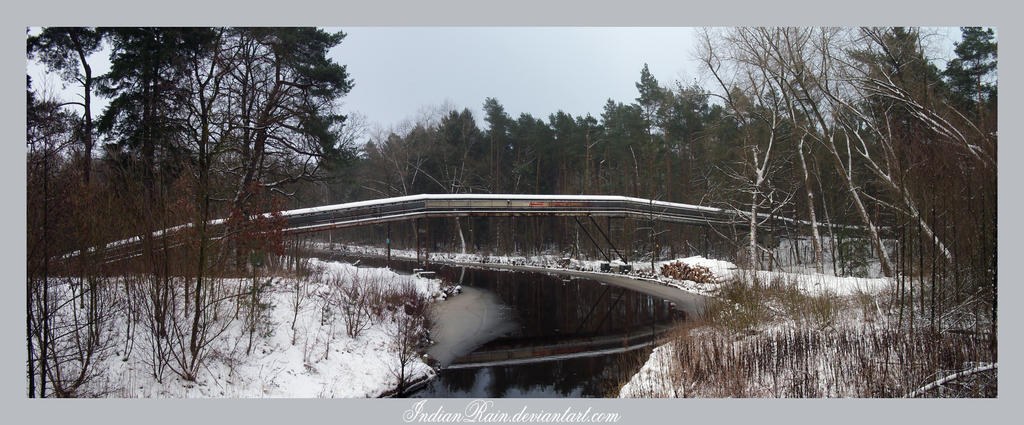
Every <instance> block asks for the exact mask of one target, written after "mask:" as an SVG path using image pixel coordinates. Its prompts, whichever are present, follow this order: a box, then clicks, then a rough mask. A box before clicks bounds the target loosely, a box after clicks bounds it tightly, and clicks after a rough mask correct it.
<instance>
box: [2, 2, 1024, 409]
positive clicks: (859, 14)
mask: <svg viewBox="0 0 1024 425" xmlns="http://www.w3.org/2000/svg"><path fill="white" fill-rule="evenodd" d="M5 9H8V11H7V13H5V16H4V18H3V20H4V23H5V24H6V25H4V26H3V28H4V35H5V36H4V37H3V49H4V53H5V55H4V59H5V60H4V66H3V67H2V70H3V71H2V72H3V74H2V76H3V79H2V81H5V82H6V83H5V84H3V94H4V95H5V96H3V99H4V102H3V108H4V112H5V113H4V114H3V120H4V124H5V125H4V126H3V129H4V132H5V135H6V136H7V137H6V139H7V141H6V142H5V143H3V144H2V147H0V152H2V161H3V166H2V167H0V181H2V182H4V183H3V184H0V187H2V188H3V189H2V190H3V199H6V200H8V202H7V203H6V205H7V206H8V207H9V208H5V209H3V210H2V212H0V217H2V218H3V221H4V222H6V223H8V225H7V226H3V228H2V229H0V241H3V242H2V245H0V246H2V249H0V261H2V264H3V265H4V266H5V267H4V270H8V271H10V272H9V273H7V276H11V277H10V279H8V280H7V281H6V282H5V284H6V285H7V286H8V287H9V288H16V289H15V290H9V291H10V292H8V293H7V294H5V295H9V296H5V297H3V307H4V308H3V309H2V317H3V319H4V320H3V321H2V323H3V326H2V327H0V329H2V330H3V335H4V337H3V339H2V340H3V341H11V342H13V343H10V344H4V349H3V350H2V361H0V382H3V383H4V385H3V393H2V394H3V396H4V397H3V400H4V401H3V403H4V405H3V407H5V408H6V409H5V411H6V413H7V414H6V415H5V416H6V418H7V422H8V423H22V422H29V421H39V422H42V423H58V422H60V423H67V422H76V423H77V422H85V423H99V422H103V423H117V424H120V423H125V424H135V423H158V424H162V423H181V422H186V423H192V422H197V423H209V422H223V421H231V422H245V423H261V424H262V423H275V424H280V423H294V422H296V421H317V422H321V423H342V424H347V423H364V422H373V423H402V419H401V414H402V412H403V411H405V410H406V409H408V408H409V407H410V406H411V405H412V401H409V400H64V401H57V400H28V399H26V398H25V393H24V386H25V377H24V345H23V344H24V342H23V341H24V332H25V331H24V329H25V328H24V323H23V320H24V316H23V314H24V303H23V300H24V286H22V285H23V284H22V282H24V274H25V269H24V268H25V266H24V264H25V263H24V261H23V259H24V256H25V241H26V239H25V237H26V235H25V231H24V230H23V229H24V227H22V223H25V186H24V178H25V163H24V161H23V158H24V154H25V149H24V147H23V146H24V145H22V144H21V140H22V137H23V135H24V133H23V132H22V130H23V128H24V123H25V120H24V118H25V115H24V109H23V108H24V97H23V96H24V91H23V89H24V79H23V78H24V77H23V76H22V72H24V67H25V62H24V44H23V43H24V41H23V40H24V38H23V37H24V29H25V27H26V26H34V25H324V26H352V25H360V26H377V25H416V26H423V25H427V26H446V25H460V26H479V25H530V26H533V25H537V26H545V25H553V26H704V25H765V24H768V25H787V24H792V25H860V24H870V25H893V24H903V25H925V26H945V25H964V24H968V25H986V26H997V27H999V36H1000V37H999V38H1000V41H1001V42H1002V49H1000V50H1001V52H1000V53H1001V55H1000V56H1001V58H1000V59H1001V60H1000V69H1001V74H1002V75H1007V76H1010V78H1009V79H1004V81H1003V84H1002V87H1001V92H1002V96H1001V103H1002V106H1003V108H1002V109H1003V114H1004V116H1005V117H1010V118H1009V119H1004V120H1002V122H1001V123H1000V126H1001V127H1002V128H1001V132H1002V138H1003V139H1004V140H1011V143H1005V142H1004V144H1003V145H1002V146H1001V148H1000V151H1001V153H1002V157H1003V158H1004V160H1003V161H1001V162H1002V163H1003V164H1004V167H1002V170H1000V176H999V183H1000V188H1001V190H1000V192H1001V202H1000V206H999V212H1000V215H1001V216H1002V217H1003V219H1002V220H1001V221H1002V223H1001V224H1002V226H1000V228H999V232H1000V235H999V236H1000V238H999V251H1000V254H1001V257H1002V261H1000V267H999V268H1000V272H1002V273H1001V274H1002V275H1003V276H1004V279H1003V282H1004V283H1003V285H1002V288H1001V290H1000V299H1001V302H1000V304H1001V305H1002V306H1004V308H1002V309H1000V310H1001V311H1000V317H1001V319H1002V323H1003V326H1000V335H1001V337H1002V338H1000V339H1001V344H1000V351H1001V354H1002V356H1001V357H1003V359H1010V361H1009V362H1006V361H1004V362H1003V365H1002V368H1001V371H1000V375H1001V379H1000V386H999V398H998V399H996V400H626V401H623V400H582V399H572V400H536V399H529V400H496V403H495V407H496V408H501V409H502V410H505V411H518V410H519V409H520V408H522V406H524V405H526V406H529V408H530V409H531V410H533V411H536V410H541V409H544V410H547V411H561V410H564V409H565V407H567V406H572V407H573V408H574V409H576V410H586V408H587V407H592V408H593V409H594V410H595V411H614V412H618V413H620V414H621V416H622V420H621V421H620V422H619V423H624V424H638V423H650V422H674V423H681V422H696V423H701V422H705V423H707V422H715V423H722V422H725V423H735V422H739V423H744V422H745V423H750V422H757V423H760V422H772V423H774V422H787V423H815V424H816V423H834V422H840V423H864V422H882V423H888V422H895V421H903V420H914V421H922V422H929V423H953V422H960V423H968V422H978V421H996V422H1000V423H1001V422H1009V419H1010V418H1011V417H1013V416H1011V415H1012V414H1014V413H1018V412H1019V406H1018V405H1016V404H1015V403H1016V402H1017V401H1019V400H1020V394H1021V392H1020V388H1019V382H1020V380H1019V374H1020V367H1019V365H1018V364H1016V363H1014V362H1013V360H1015V359H1018V358H1019V355H1020V353H1021V342H1020V330H1019V328H1018V326H1019V324H1020V323H1021V321H1020V320H1021V315H1020V309H1017V308H1014V307H1015V306H1012V305H1010V307H1009V308H1006V307H1005V306H1007V305H1008V304H1007V303H1006V301H1007V300H1015V299H1019V298H1020V296H1021V295H1022V291H1021V289H1020V287H1019V286H1018V285H1016V284H1015V283H1016V282H1014V281H1013V280H1007V279H1006V278H1005V276H1007V274H1006V273H1007V272H1009V271H1012V270H1014V269H1016V267H1014V266H1015V265H1016V264H1015V263H1016V261H1015V260H1016V259H1017V258H1020V256H1021V254H1022V253H1024V248H1021V247H1020V244H1017V243H1013V242H1016V241H1018V240H1020V239H1021V237H1022V236H1024V235H1022V232H1021V225H1020V224H1018V223H1017V222H1015V221H1012V220H1009V219H1008V218H1011V217H1013V216H1012V215H1010V213H1011V212H1012V211H1014V210H1016V209H1018V208H1020V207H1022V206H1024V201H1022V200H1021V199H1022V198H1021V197H1020V196H1019V195H1020V194H1021V189H1020V186H1018V185H1017V184H1016V183H1018V182H1020V181H1022V178H1024V171H1022V170H1024V167H1012V166H1011V167H1005V164H1013V163H1014V162H1016V161H1018V160H1021V159H1024V158H1022V155H1021V153H1022V150H1024V147H1022V146H1021V144H1019V143H1015V142H1012V141H1013V140H1015V137H1014V136H1020V135H1021V134H1022V132H1021V124H1020V120H1018V119H1016V116H1017V115H1016V114H1017V113H1020V112H1021V110H1022V107H1021V105H1020V101H1019V100H1016V99H1020V96H1021V95H1022V93H1021V87H1020V84H1019V82H1018V81H1019V80H1018V79H1017V78H1016V76H1017V75H1019V72H1020V71H1021V62H1020V61H1021V57H1020V42H1021V33H1020V30H1019V26H1017V25H1014V24H1015V23H1016V22H1014V21H1013V19H1014V18H1015V17H1019V16H1021V14H1020V8H1019V7H1016V6H1012V5H1008V4H1007V2H1000V1H991V0H975V1H971V2H962V1H952V0H932V1H928V2H923V1H919V2H907V3H901V2H895V1H892V0H858V1H853V2H847V3H844V4H841V5H827V4H826V3H825V2H821V1H807V0H799V1H797V0H775V1H770V2H769V1H751V0H742V1H736V0H733V1H728V2H705V3H700V4H697V3H689V2H686V3H684V2H671V1H669V0H654V1H652V0H633V1H630V2H621V1H610V0H594V1H582V0H572V1H562V2H557V3H554V2H552V3H548V2H545V1H543V0H521V1H516V0H505V1H503V2H501V3H496V2H483V1H473V0H451V1H442V2H437V1H434V2H425V1H413V0H404V1H395V0H384V1H375V2H372V3H370V2H366V3H359V4H352V3H343V2H335V3H326V2H325V3H323V4H321V3H320V2H316V1H310V0H290V1H287V2H272V1H267V0H251V1H245V2H243V1H231V2H211V1H209V0H177V1H173V2H162V3H160V4H154V5H144V4H141V3H138V2H132V1H126V0H97V1H88V2H77V3H75V2H70V1H65V0H50V1H45V2H34V3H18V4H14V5H8V6H6V7H5ZM999 24H1005V25H999ZM681 54H685V52H681ZM1007 106H1008V107H1009V109H1007ZM1007 136H1009V138H1008V137H1007ZM1007 259H1009V260H1010V262H1007ZM11 294H12V295H13V296H11ZM1007 329H1009V331H1007ZM14 341H17V342H14ZM468 402H469V400H468V399H466V400H449V401H446V402H445V403H444V404H445V406H446V408H447V409H449V410H459V409H461V408H462V407H464V406H465V405H466V404H467V403H468ZM434 405H435V406H436V404H434ZM1015 416H1019V415H1015ZM1018 420H1019V419H1018Z"/></svg>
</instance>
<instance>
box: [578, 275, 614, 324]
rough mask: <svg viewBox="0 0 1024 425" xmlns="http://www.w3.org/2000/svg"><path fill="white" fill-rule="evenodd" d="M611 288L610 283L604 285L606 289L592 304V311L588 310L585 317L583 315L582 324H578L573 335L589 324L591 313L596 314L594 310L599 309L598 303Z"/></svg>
mask: <svg viewBox="0 0 1024 425" xmlns="http://www.w3.org/2000/svg"><path fill="white" fill-rule="evenodd" d="M609 289H611V286H609V285H605V286H604V291H602V292H601V295H599V296H598V297H597V301H594V305H592V306H590V311H588V312H587V315H586V316H584V317H583V320H581V321H580V324H579V326H576V331H575V332H573V335H576V334H579V333H580V331H581V330H583V325H585V324H587V320H590V315H591V314H594V310H595V309H597V305H598V304H601V300H603V299H604V296H605V295H606V294H608V290H609Z"/></svg>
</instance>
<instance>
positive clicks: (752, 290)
mask: <svg viewBox="0 0 1024 425" xmlns="http://www.w3.org/2000/svg"><path fill="white" fill-rule="evenodd" d="M767 292H768V290H767V289H765V288H763V287H759V286H754V285H747V284H746V283H745V282H743V281H742V280H740V279H731V280H728V281H726V282H725V283H723V284H722V285H721V286H719V287H718V290H717V293H716V294H715V295H716V296H715V297H714V298H710V299H708V302H707V305H706V307H705V311H704V317H705V318H706V319H707V320H708V321H710V322H711V323H712V324H714V325H717V326H720V327H723V328H725V329H726V330H728V331H730V332H732V333H741V332H750V331H753V330H754V329H756V328H757V327H758V326H759V325H760V324H762V323H764V322H766V321H769V320H771V318H772V316H771V310H770V309H769V308H768V304H767V303H766V300H767V299H768V297H767V296H766V293H767Z"/></svg>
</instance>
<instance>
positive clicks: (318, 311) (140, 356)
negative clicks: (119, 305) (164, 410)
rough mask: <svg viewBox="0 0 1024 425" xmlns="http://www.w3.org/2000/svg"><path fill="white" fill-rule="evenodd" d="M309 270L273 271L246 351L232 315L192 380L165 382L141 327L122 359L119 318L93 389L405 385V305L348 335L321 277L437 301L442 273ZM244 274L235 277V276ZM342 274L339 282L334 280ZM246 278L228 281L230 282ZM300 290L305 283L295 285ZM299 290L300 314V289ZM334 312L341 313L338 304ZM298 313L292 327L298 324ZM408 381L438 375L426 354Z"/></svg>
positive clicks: (240, 390)
mask: <svg viewBox="0 0 1024 425" xmlns="http://www.w3.org/2000/svg"><path fill="white" fill-rule="evenodd" d="M310 266H311V269H312V270H314V271H315V273H317V274H318V275H314V276H310V277H309V278H308V281H307V282H305V284H306V285H305V286H304V285H301V284H300V285H297V284H296V283H297V282H296V280H295V278H275V279H273V281H272V284H271V287H270V288H269V294H268V297H267V299H266V303H265V305H266V306H267V308H268V311H267V315H266V316H265V320H266V323H265V324H266V326H265V327H261V329H260V331H259V335H258V336H257V338H256V339H255V340H254V342H253V345H252V347H251V350H249V354H246V349H247V348H248V339H247V338H248V333H247V331H246V329H243V326H242V323H241V322H242V321H240V320H233V321H232V322H231V324H230V325H229V326H228V327H227V329H226V330H225V332H224V333H223V334H222V335H220V336H219V337H218V338H216V340H215V341H214V342H213V345H212V346H211V347H210V355H209V357H208V359H207V361H206V364H205V365H204V367H203V370H202V371H201V373H200V374H199V376H198V378H197V379H196V380H195V381H194V382H190V381H186V380H183V379H181V378H179V377H178V376H176V375H174V374H173V373H170V372H169V371H164V373H163V375H164V376H163V379H162V380H158V379H157V378H156V376H154V373H153V367H152V362H151V361H150V360H149V359H148V357H150V356H148V355H145V354H144V352H145V351H146V350H148V347H142V346H141V345H142V344H143V341H142V340H143V339H144V338H141V334H142V333H143V332H145V331H144V330H142V329H139V330H138V331H137V332H136V339H137V340H136V341H135V344H136V347H135V348H134V350H133V353H132V355H131V356H129V357H128V359H127V360H125V359H124V353H125V352H124V350H123V345H124V340H125V335H124V333H125V327H124V325H123V323H115V324H114V326H113V328H112V329H111V331H112V332H113V334H112V335H110V336H111V339H112V340H113V341H117V343H116V344H115V346H114V347H111V350H113V351H116V352H112V353H111V354H112V355H109V356H107V357H106V358H105V359H103V361H102V363H101V364H99V365H98V366H99V367H98V368H97V369H96V370H98V371H99V373H100V376H99V377H98V378H97V379H94V381H93V382H92V383H91V386H90V388H89V391H88V392H89V393H92V394H96V395H105V396H110V397H171V398H175V397H188V398H192V397H233V398H244V397H302V398H307V397H357V398H361V397H379V396H382V395H385V394H388V393H390V392H393V391H394V390H395V389H396V388H397V387H398V386H399V379H398V377H397V373H396V371H397V369H398V368H399V365H398V352H397V351H396V350H397V349H396V347H395V344H393V341H394V339H395V337H394V335H395V334H396V332H397V331H396V326H398V325H397V322H398V321H399V319H400V316H401V315H403V314H405V312H403V311H402V309H401V308H399V309H398V310H397V311H390V312H385V313H384V315H383V317H384V319H383V320H379V321H378V320H370V321H368V323H367V325H366V328H365V329H363V330H362V332H360V333H359V335H358V336H357V337H350V336H349V335H347V334H346V329H345V324H344V320H345V319H344V318H342V317H337V318H335V319H333V320H330V319H327V318H326V317H325V314H328V312H327V310H329V309H330V308H329V307H325V305H324V302H323V301H322V300H323V299H324V295H325V293H326V291H327V290H328V289H327V288H326V286H325V285H324V284H323V282H326V281H329V280H330V279H332V278H335V279H340V281H342V282H351V281H352V279H353V278H354V279H357V280H358V281H359V282H362V283H363V284H364V285H385V286H390V288H383V289H390V290H403V289H404V288H403V287H411V288H414V289H415V291H416V292H418V293H419V294H421V295H422V296H425V297H427V298H430V299H437V298H439V297H441V296H442V295H441V288H440V281H438V280H436V279H425V278H419V277H415V276H403V275H399V274H397V273H395V272H393V271H391V270H388V269H383V268H367V269H361V268H357V267H355V266H353V265H351V264H346V263H339V262H329V261H319V260H316V259H311V260H310ZM236 280H237V282H232V281H236ZM336 282H337V280H336ZM233 283H234V284H241V283H242V282H241V280H238V279H229V280H228V281H226V282H225V284H233ZM297 288H300V289H297ZM297 290H298V291H304V292H305V293H304V294H300V298H301V299H300V300H299V307H298V313H297V314H296V313H295V309H294V305H295V296H296V291H297ZM332 314H337V312H334V313H332ZM293 321H294V328H293ZM405 368H406V370H405V381H406V383H409V382H416V381H419V380H423V379H426V378H429V377H431V376H433V374H434V373H435V372H434V371H433V370H432V369H431V368H430V367H429V366H428V365H427V364H426V363H425V362H424V361H423V359H421V358H419V357H416V358H413V359H412V361H411V362H409V363H408V364H407V365H406V366H405Z"/></svg>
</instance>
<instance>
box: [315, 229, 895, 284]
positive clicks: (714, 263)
mask: <svg viewBox="0 0 1024 425" xmlns="http://www.w3.org/2000/svg"><path fill="white" fill-rule="evenodd" d="M796 245H798V247H799V248H800V249H806V247H805V245H809V243H807V241H806V240H802V241H799V242H797V243H796ZM314 246H315V247H316V248H320V249H331V250H336V251H341V252H348V253H352V254H358V255H373V256H383V255H385V254H386V251H385V249H384V248H380V247H369V246H359V245H342V244H334V245H333V246H332V245H329V244H326V243H315V244H314ZM791 249H792V246H791V245H790V242H783V243H782V244H780V247H779V248H778V249H777V252H780V254H777V258H779V259H780V262H781V261H782V260H785V261H786V262H784V263H782V264H793V262H792V260H791V258H790V257H791V255H789V254H785V253H788V252H790V250H791ZM391 255H392V256H393V257H396V258H405V259H415V258H416V251H413V250H399V249H392V250H391ZM430 260H431V261H439V262H462V263H483V264H509V265H528V266H538V267H546V268H550V269H568V270H582V271H590V272H600V269H601V263H603V262H604V261H601V260H586V259H575V258H571V259H566V258H563V256H561V255H555V254H548V255H531V256H521V255H482V254H473V253H466V254H461V253H446V252H434V253H431V254H430ZM566 260H568V261H566ZM826 260H829V257H826ZM676 261H678V262H682V263H683V264H687V265H691V266H702V267H706V268H708V269H709V270H710V271H711V272H712V273H713V274H714V275H715V277H717V278H718V279H719V280H720V281H724V280H728V279H730V278H732V277H734V276H736V275H737V273H744V271H742V270H740V269H739V268H738V267H737V266H736V264H733V263H732V262H729V261H724V260H715V259H709V258H704V257H701V256H693V257H685V258H675V259H670V260H662V261H656V262H655V263H654V264H655V270H657V271H659V272H657V273H655V274H653V275H652V274H651V273H650V267H649V264H650V263H649V262H636V263H634V267H635V268H634V269H633V271H632V272H631V274H632V275H634V276H636V277H640V278H644V279H647V280H654V281H658V282H660V283H662V284H664V285H669V286H674V287H677V288H679V289H682V290H685V291H688V292H693V293H697V294H701V295H714V293H715V290H716V289H717V288H718V286H719V285H718V284H717V283H698V282H693V281H686V280H676V279H670V278H668V277H665V276H661V274H660V270H661V267H662V266H663V265H665V264H669V263H672V262H676ZM615 263H616V262H613V265H614V264H615ZM875 268H877V267H875ZM748 273H749V272H748ZM756 273H757V278H758V280H759V281H761V282H770V281H772V280H780V279H781V280H782V281H784V282H786V283H796V284H798V285H799V287H800V289H801V290H803V291H805V292H807V293H810V294H823V293H826V292H827V293H832V294H835V295H850V294H854V293H856V292H857V291H863V292H869V293H870V292H876V291H879V290H882V289H884V288H887V287H888V285H889V282H890V280H889V279H888V278H884V277H850V276H842V277H839V276H835V275H834V274H833V273H832V272H831V269H830V268H826V272H825V273H816V272H814V268H813V267H807V266H789V267H780V270H776V271H766V270H758V271H757V272H756ZM748 278H749V276H748Z"/></svg>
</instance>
